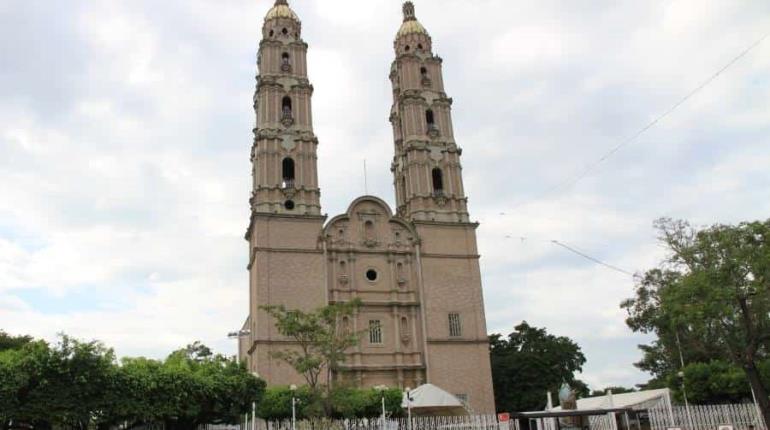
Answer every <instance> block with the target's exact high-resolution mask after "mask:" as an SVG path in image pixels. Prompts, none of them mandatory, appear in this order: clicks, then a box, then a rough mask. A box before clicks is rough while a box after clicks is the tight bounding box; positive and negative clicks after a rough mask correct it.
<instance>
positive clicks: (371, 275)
mask: <svg viewBox="0 0 770 430" xmlns="http://www.w3.org/2000/svg"><path fill="white" fill-rule="evenodd" d="M366 279H368V280H369V281H371V282H374V281H376V280H377V271H376V270H374V269H369V270H367V271H366Z"/></svg>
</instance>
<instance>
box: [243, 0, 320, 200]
mask: <svg viewBox="0 0 770 430" xmlns="http://www.w3.org/2000/svg"><path fill="white" fill-rule="evenodd" d="M301 32H302V25H301V23H300V20H299V18H298V17H297V15H296V14H295V13H294V11H293V10H291V8H290V7H289V4H288V2H287V1H286V0H276V2H275V5H274V6H273V7H272V8H271V9H270V10H269V11H268V12H267V15H266V16H265V22H264V25H263V26H262V41H261V42H260V44H259V54H258V58H257V65H258V68H259V75H258V76H257V89H256V93H255V94H254V111H255V113H256V127H255V129H254V146H253V148H252V154H251V160H252V163H253V172H252V173H253V178H254V181H253V189H254V191H253V193H252V198H251V208H252V212H253V213H279V214H286V215H319V214H320V212H321V206H320V189H319V187H318V169H317V166H316V158H317V157H316V146H317V145H318V140H317V139H316V137H315V134H314V133H313V121H312V112H311V103H310V101H311V97H312V94H313V86H312V85H310V82H309V81H308V77H307V60H306V59H307V48H308V46H307V44H306V43H305V42H303V41H302V38H301Z"/></svg>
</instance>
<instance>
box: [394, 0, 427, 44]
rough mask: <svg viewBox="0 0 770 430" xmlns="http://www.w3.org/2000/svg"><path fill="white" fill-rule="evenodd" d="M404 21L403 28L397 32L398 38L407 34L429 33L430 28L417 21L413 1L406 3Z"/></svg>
mask: <svg viewBox="0 0 770 430" xmlns="http://www.w3.org/2000/svg"><path fill="white" fill-rule="evenodd" d="M403 9H404V23H403V24H401V28H400V29H399V30H398V34H396V38H399V37H403V36H406V35H408V34H424V35H426V36H427V35H428V30H426V29H425V27H423V26H422V24H420V21H417V17H416V16H415V14H414V4H413V3H412V2H411V1H408V2H406V3H404V8H403Z"/></svg>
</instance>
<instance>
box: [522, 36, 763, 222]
mask: <svg viewBox="0 0 770 430" xmlns="http://www.w3.org/2000/svg"><path fill="white" fill-rule="evenodd" d="M768 36H770V33H768V34H765V35H764V36H762V37H761V38H759V39H757V40H756V41H755V42H754V43H752V44H751V45H749V47H747V48H746V49H744V50H743V51H742V52H741V53H740V54H738V55H737V56H735V57H734V58H733V59H732V60H730V62H728V63H727V64H725V65H724V66H723V67H722V68H721V69H719V70H718V71H716V72H715V73H714V74H712V75H711V76H710V77H709V78H708V79H706V80H705V81H703V82H702V83H701V84H700V85H698V86H697V87H695V89H693V90H692V91H690V92H689V93H687V95H685V96H684V97H682V98H681V99H680V100H679V101H677V102H676V103H675V104H674V105H673V106H671V107H670V108H668V110H666V111H665V112H663V113H662V114H661V115H659V116H658V117H656V118H655V119H653V120H652V121H651V122H650V123H648V124H647V125H645V126H644V127H642V128H641V129H639V131H637V132H636V133H634V134H633V135H631V136H630V137H628V138H627V139H625V140H623V141H621V142H620V143H618V144H617V145H615V146H614V147H612V148H611V149H610V150H609V151H607V152H606V153H605V154H604V155H602V156H601V157H600V158H599V159H598V160H596V161H594V162H593V163H590V164H588V165H586V167H585V168H584V169H583V170H582V171H580V172H578V173H577V174H576V175H573V176H571V177H569V178H567V179H566V180H564V181H562V182H560V183H558V184H556V185H554V186H553V187H550V188H548V189H547V190H545V191H544V192H542V193H540V194H537V195H536V196H535V197H533V198H531V199H529V200H525V201H522V202H520V203H518V204H515V205H513V206H512V207H511V208H510V210H513V209H516V208H518V207H521V206H524V205H527V204H530V203H532V202H534V201H537V200H540V199H541V198H543V197H545V196H547V195H550V194H552V193H553V192H555V191H558V190H560V189H562V188H567V187H569V186H571V185H574V184H576V183H577V182H579V181H580V180H582V179H583V178H585V177H586V176H588V174H589V173H591V172H592V171H593V170H595V169H596V168H597V167H599V165H601V164H602V163H603V162H605V161H606V160H607V159H609V158H610V157H612V156H613V155H615V153H616V152H618V151H620V150H621V149H622V148H623V147H624V146H626V145H628V144H630V143H632V142H633V141H635V140H636V139H638V138H639V137H640V136H641V135H643V134H644V133H645V132H647V130H649V129H651V128H652V127H654V126H655V125H656V124H658V123H659V122H660V121H662V120H663V119H665V118H666V117H667V116H669V115H670V114H671V113H673V112H674V111H675V110H677V109H678V108H679V107H680V106H682V105H683V104H685V103H686V102H687V101H688V100H689V99H691V98H692V97H693V96H695V95H696V94H697V93H699V92H700V91H701V90H703V89H704V88H706V87H707V86H708V85H709V84H711V83H712V82H714V80H716V78H718V77H719V76H720V75H721V74H722V73H724V72H725V71H727V69H729V68H730V67H732V66H733V64H735V63H737V62H738V61H739V60H740V59H742V58H743V57H745V56H746V55H747V54H748V53H749V52H751V51H752V50H754V48H756V47H757V46H759V45H760V44H761V43H762V42H764V40H765V39H767V37H768Z"/></svg>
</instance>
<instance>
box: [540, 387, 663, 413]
mask: <svg viewBox="0 0 770 430" xmlns="http://www.w3.org/2000/svg"><path fill="white" fill-rule="evenodd" d="M669 396H670V392H669V389H668V388H663V389H660V390H645V391H634V392H633V393H623V394H613V395H612V396H611V397H612V398H611V399H610V396H609V395H604V396H598V397H586V398H584V399H578V401H577V408H578V410H583V409H611V408H633V409H647V408H649V407H650V406H652V405H653V404H654V403H657V402H658V401H660V400H661V399H663V398H667V397H669ZM552 410H553V411H560V410H561V407H560V406H559V407H555V408H553V409H552Z"/></svg>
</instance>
